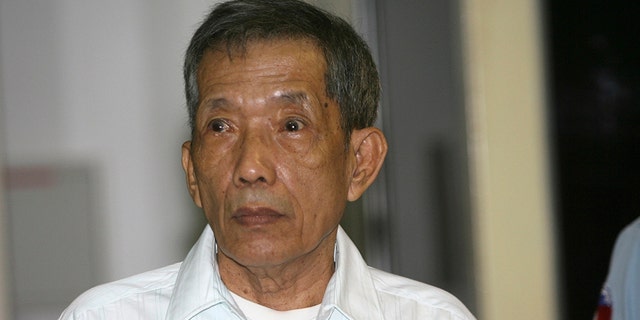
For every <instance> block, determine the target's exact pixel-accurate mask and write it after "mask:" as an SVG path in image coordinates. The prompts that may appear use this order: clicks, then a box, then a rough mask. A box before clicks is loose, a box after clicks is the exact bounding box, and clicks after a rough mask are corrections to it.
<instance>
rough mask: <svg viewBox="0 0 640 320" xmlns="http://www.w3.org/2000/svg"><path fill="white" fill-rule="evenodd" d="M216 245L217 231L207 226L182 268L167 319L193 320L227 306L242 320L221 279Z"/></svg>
mask: <svg viewBox="0 0 640 320" xmlns="http://www.w3.org/2000/svg"><path fill="white" fill-rule="evenodd" d="M214 245H215V239H214V236H213V231H212V230H211V227H210V226H209V225H207V226H206V227H205V230H204V231H203V232H202V235H200V238H199V239H198V242H196V244H195V245H194V246H193V248H191V251H189V254H188V255H187V257H186V258H185V260H184V262H182V265H181V266H180V271H179V272H178V277H177V279H176V284H175V287H174V289H173V293H172V295H171V301H170V302H169V307H168V310H167V319H190V318H191V317H193V316H195V315H196V314H199V313H201V312H203V311H204V310H207V309H210V308H214V307H215V306H220V307H225V306H226V308H227V309H228V311H231V313H234V314H236V315H237V316H238V317H239V318H240V316H239V315H241V314H242V312H241V311H240V310H239V308H238V306H237V305H236V304H235V301H234V300H233V298H232V297H231V294H230V293H229V290H227V288H226V286H225V285H224V283H223V282H222V279H221V278H220V275H219V272H218V263H217V260H216V259H215V254H214Z"/></svg>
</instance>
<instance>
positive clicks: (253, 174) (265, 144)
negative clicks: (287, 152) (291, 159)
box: [233, 132, 276, 187]
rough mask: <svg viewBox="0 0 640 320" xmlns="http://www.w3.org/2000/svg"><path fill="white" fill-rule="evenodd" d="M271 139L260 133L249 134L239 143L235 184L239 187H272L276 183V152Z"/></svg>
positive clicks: (234, 177) (234, 175)
mask: <svg viewBox="0 0 640 320" xmlns="http://www.w3.org/2000/svg"><path fill="white" fill-rule="evenodd" d="M269 141H270V140H269V137H268V136H266V135H264V134H261V133H259V132H247V133H246V134H245V135H244V137H243V138H242V139H241V141H240V143H239V147H238V150H237V152H238V153H237V155H238V156H237V160H236V167H235V171H234V173H233V180H234V184H235V185H236V186H238V187H246V186H253V185H271V184H273V182H274V181H275V178H276V172H275V168H274V162H273V155H274V153H275V151H276V150H274V149H273V145H272V144H271V143H270V142H269Z"/></svg>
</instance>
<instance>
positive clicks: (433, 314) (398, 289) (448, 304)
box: [371, 268, 475, 320]
mask: <svg viewBox="0 0 640 320" xmlns="http://www.w3.org/2000/svg"><path fill="white" fill-rule="evenodd" d="M371 277H372V279H373V282H374V286H375V287H376V290H377V291H378V294H379V296H380V300H381V302H382V305H383V308H385V309H387V308H394V309H401V310H403V313H404V312H405V311H406V312H409V313H413V316H408V315H407V316H408V317H407V318H415V319H420V318H422V317H429V318H430V319H431V318H433V319H436V318H437V319H456V320H463V319H464V320H466V319H469V320H472V319H475V317H474V316H473V315H472V314H471V312H470V311H469V310H468V309H467V308H466V307H465V306H464V304H463V303H462V302H460V300H458V299H457V298H456V297H454V296H453V295H452V294H450V293H448V292H446V291H444V290H442V289H439V288H437V287H434V286H431V285H428V284H425V283H422V282H418V281H415V280H412V279H408V278H405V277H402V276H398V275H394V274H391V273H387V272H384V271H381V270H378V269H375V268H371Z"/></svg>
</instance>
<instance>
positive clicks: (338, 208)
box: [183, 40, 355, 267]
mask: <svg viewBox="0 0 640 320" xmlns="http://www.w3.org/2000/svg"><path fill="white" fill-rule="evenodd" d="M325 70H326V63H325V60H324V58H323V56H322V55H321V52H320V51H319V50H318V48H317V47H316V46H315V45H314V44H313V43H311V42H309V41H303V40H278V41H269V42H267V41H259V42H253V43H250V44H249V45H248V47H247V52H246V55H244V56H233V57H232V58H231V59H230V58H229V56H228V55H227V53H226V52H222V51H209V52H207V53H206V54H205V55H204V57H203V59H202V62H201V64H200V68H199V70H198V85H199V88H200V105H199V106H198V111H197V114H196V121H195V131H194V132H195V133H194V136H193V141H192V142H191V143H189V142H187V143H185V145H184V147H183V165H184V166H185V170H186V172H187V179H188V183H189V188H190V191H191V194H192V197H193V199H194V202H195V203H196V205H198V206H199V207H201V208H202V209H203V210H204V213H205V215H206V217H207V219H208V221H209V224H210V225H211V227H212V228H213V230H214V233H215V236H216V240H217V242H218V248H219V250H220V251H221V252H222V253H223V254H225V255H226V256H227V257H229V258H231V259H233V260H235V261H236V262H238V263H239V264H241V265H244V266H253V267H268V266H275V265H280V264H283V263H287V262H290V261H293V260H295V259H296V258H300V257H303V256H304V255H305V254H308V253H310V252H312V251H313V250H316V249H317V248H319V247H324V246H327V245H330V246H333V243H327V242H328V241H324V240H325V239H326V238H327V236H328V235H329V234H331V233H332V232H335V230H336V227H337V225H338V222H339V220H340V218H341V216H342V213H343V211H344V206H345V203H346V201H347V194H348V190H349V184H350V179H349V177H350V176H351V175H352V171H353V168H354V163H355V156H353V155H350V154H349V153H348V152H347V151H346V148H345V144H344V132H343V131H342V129H341V127H340V112H339V107H338V105H337V103H336V102H335V101H332V100H331V99H329V98H327V96H326V93H325V92H326V90H325V81H324V76H325Z"/></svg>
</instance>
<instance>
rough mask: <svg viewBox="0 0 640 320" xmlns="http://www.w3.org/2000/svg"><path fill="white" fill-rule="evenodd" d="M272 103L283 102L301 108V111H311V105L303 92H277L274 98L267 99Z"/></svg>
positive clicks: (307, 96) (309, 99)
mask: <svg viewBox="0 0 640 320" xmlns="http://www.w3.org/2000/svg"><path fill="white" fill-rule="evenodd" d="M269 100H272V101H284V102H289V103H292V104H294V105H298V106H301V107H302V109H305V110H307V111H311V110H312V108H311V106H312V103H311V98H310V97H309V95H308V94H307V93H306V92H304V91H283V92H278V93H277V94H276V95H275V96H274V97H271V98H269Z"/></svg>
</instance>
